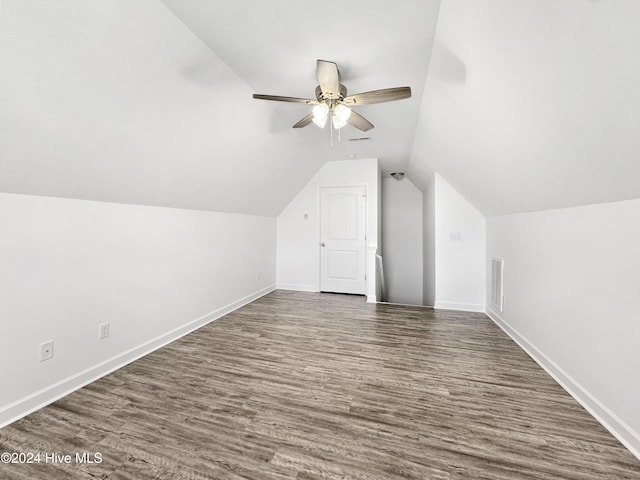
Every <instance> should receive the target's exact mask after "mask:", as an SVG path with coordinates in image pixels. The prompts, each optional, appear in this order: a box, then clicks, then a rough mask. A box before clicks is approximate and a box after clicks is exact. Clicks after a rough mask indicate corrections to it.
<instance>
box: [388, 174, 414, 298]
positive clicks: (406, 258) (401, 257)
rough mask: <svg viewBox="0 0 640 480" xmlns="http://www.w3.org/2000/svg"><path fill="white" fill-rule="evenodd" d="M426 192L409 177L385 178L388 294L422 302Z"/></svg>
mask: <svg viewBox="0 0 640 480" xmlns="http://www.w3.org/2000/svg"><path fill="white" fill-rule="evenodd" d="M422 248H423V246H422V192H421V191H420V190H418V188H416V186H415V185H414V184H413V183H411V180H409V179H408V178H406V177H405V178H403V179H402V180H400V181H398V180H395V179H393V178H391V177H385V178H383V179H382V257H383V261H384V275H385V286H386V293H387V298H386V301H388V302H392V303H404V304H408V305H422V268H423V262H422Z"/></svg>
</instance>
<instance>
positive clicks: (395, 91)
mask: <svg viewBox="0 0 640 480" xmlns="http://www.w3.org/2000/svg"><path fill="white" fill-rule="evenodd" d="M409 97H411V87H395V88H383V89H382V90H373V91H371V92H364V93H356V94H355V95H349V96H348V97H346V98H345V99H344V100H343V101H342V103H344V104H345V105H349V106H351V105H367V104H371V103H383V102H393V101H394V100H402V99H403V98H409Z"/></svg>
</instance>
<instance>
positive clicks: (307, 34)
mask: <svg viewBox="0 0 640 480" xmlns="http://www.w3.org/2000/svg"><path fill="white" fill-rule="evenodd" d="M163 2H164V3H165V4H166V5H167V6H168V7H169V8H170V9H171V11H172V12H173V13H175V14H176V16H177V17H178V18H180V19H181V20H182V21H183V22H184V24H185V25H187V26H188V27H189V28H190V29H191V30H192V31H193V32H194V33H195V34H196V35H197V36H198V37H199V38H200V39H201V40H202V41H203V42H204V43H205V44H206V45H207V46H208V47H209V48H211V50H212V51H214V52H215V53H216V54H217V55H218V56H219V57H220V58H221V59H222V60H223V61H224V62H225V63H226V64H227V65H228V66H229V67H230V68H231V69H232V70H233V71H234V72H235V73H236V74H238V76H240V77H241V78H242V79H243V80H244V81H245V82H246V83H247V84H248V85H249V87H250V88H251V89H252V91H253V92H254V93H265V94H272V95H285V96H294V97H302V98H315V93H314V92H315V87H316V85H317V84H318V82H317V79H316V71H315V68H316V59H324V60H330V61H333V62H336V63H337V64H338V68H339V70H340V75H341V83H343V84H344V85H345V86H346V87H347V89H348V92H349V93H351V94H353V93H359V92H365V91H369V90H376V89H380V88H387V87H400V86H410V87H411V89H412V91H413V97H412V98H411V99H408V100H402V101H398V102H393V103H386V104H378V105H367V106H362V107H359V108H357V109H356V110H357V111H358V112H359V113H361V114H362V115H364V116H365V117H367V118H368V119H369V120H370V121H371V122H372V123H373V124H374V125H375V128H374V129H372V130H370V131H368V132H366V133H363V132H361V131H360V130H357V129H355V128H353V127H351V126H349V125H348V126H346V127H344V128H343V129H342V131H341V132H340V136H341V142H339V143H338V142H335V141H334V145H333V147H331V142H330V138H329V135H330V132H329V129H328V128H325V129H324V130H321V129H319V128H318V127H316V126H315V125H309V126H308V127H306V128H305V129H304V130H303V131H302V132H301V135H302V136H303V137H304V138H305V139H307V140H308V141H309V145H310V147H311V148H313V149H316V150H318V151H320V152H322V154H323V156H324V158H326V159H327V160H344V159H347V158H349V155H351V154H355V155H356V156H357V158H370V157H377V158H378V159H379V160H380V163H381V165H382V167H383V169H384V170H386V171H395V170H398V169H400V170H403V169H404V168H406V167H407V163H408V160H409V154H410V152H411V145H412V141H413V133H414V131H415V122H416V118H417V116H418V109H419V107H420V100H421V96H422V90H423V87H424V82H425V78H426V74H427V69H428V64H429V56H430V53H431V47H432V44H433V36H434V32H435V26H436V21H437V17H438V8H439V5H440V1H439V0H404V1H402V2H390V1H388V0H349V1H348V2H346V1H344V0H322V1H311V2H310V1H299V0H275V1H274V0H271V1H268V2H265V1H256V0H234V1H229V0H187V1H185V0H163ZM256 102H258V100H256ZM269 108H271V109H272V110H273V116H272V118H271V121H270V122H269V123H268V124H265V125H264V126H263V129H264V130H269V131H272V132H278V133H283V134H285V133H286V134H287V135H291V132H290V131H291V126H292V125H293V124H294V123H296V122H297V121H298V120H300V118H302V117H303V116H305V115H306V114H308V113H309V112H310V110H311V108H310V107H309V106H307V105H304V104H287V103H273V102H269ZM361 137H371V141H358V142H350V141H349V139H350V138H361ZM334 140H335V139H334Z"/></svg>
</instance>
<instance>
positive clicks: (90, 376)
mask: <svg viewBox="0 0 640 480" xmlns="http://www.w3.org/2000/svg"><path fill="white" fill-rule="evenodd" d="M274 290H275V285H271V286H269V287H266V288H263V289H262V290H258V291H257V292H254V293H252V294H250V295H247V296H246V297H244V298H241V299H239V300H236V301H235V302H232V303H230V304H228V305H226V306H224V307H221V308H219V309H217V310H214V311H213V312H210V313H208V314H206V315H204V316H202V317H200V318H196V319H195V320H192V321H190V322H188V323H186V324H184V325H182V326H180V327H178V328H175V329H173V330H171V331H169V332H167V333H164V334H162V335H160V336H159V337H156V338H154V339H151V340H149V341H147V342H145V343H142V344H141V345H138V346H137V347H133V348H131V349H129V350H127V351H125V352H122V353H120V354H118V355H116V356H114V357H111V358H109V359H107V360H105V361H104V362H101V363H98V364H97V365H94V366H92V367H89V368H87V369H85V370H83V371H81V372H78V373H76V374H74V375H71V376H69V377H67V378H65V379H64V380H61V381H59V382H56V383H54V384H53V385H49V386H47V387H45V388H43V389H41V390H38V391H37V392H34V393H31V394H29V395H27V396H25V397H23V398H21V399H19V400H17V401H15V402H12V403H10V404H8V405H5V406H3V407H2V408H0V428H3V427H5V426H7V425H9V424H10V423H13V422H15V421H16V420H19V419H20V418H22V417H24V416H26V415H29V414H30V413H32V412H35V411H36V410H39V409H41V408H42V407H45V406H47V405H49V404H50V403H53V402H55V401H56V400H59V399H60V398H62V397H64V396H66V395H69V394H70V393H72V392H74V391H76V390H78V389H80V388H82V387H84V386H85V385H88V384H89V383H91V382H94V381H96V380H98V379H99V378H101V377H104V376H105V375H108V374H109V373H111V372H113V371H115V370H118V369H119V368H122V367H124V366H125V365H127V364H129V363H131V362H133V361H135V360H138V359H139V358H141V357H144V356H145V355H148V354H149V353H151V352H153V351H154V350H157V349H159V348H161V347H164V346H165V345H167V344H169V343H171V342H174V341H175V340H177V339H179V338H180V337H183V336H185V335H187V334H188V333H191V332H193V331H194V330H197V329H198V328H201V327H203V326H204V325H206V324H208V323H210V322H212V321H214V320H217V319H218V318H220V317H223V316H225V315H227V314H228V313H231V312H232V311H234V310H237V309H238V308H240V307H242V306H244V305H246V304H248V303H251V302H253V301H254V300H256V299H258V298H260V297H262V296H264V295H266V294H268V293H270V292H272V291H274Z"/></svg>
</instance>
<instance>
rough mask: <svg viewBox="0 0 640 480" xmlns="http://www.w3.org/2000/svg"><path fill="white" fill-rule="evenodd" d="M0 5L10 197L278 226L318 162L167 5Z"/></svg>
mask: <svg viewBox="0 0 640 480" xmlns="http://www.w3.org/2000/svg"><path fill="white" fill-rule="evenodd" d="M1 3H2V14H0V59H1V62H0V63H1V65H2V67H1V68H2V74H1V75H0V132H2V135H1V136H0V191H2V192H11V193H24V194H32V195H48V196H54V197H67V198H83V199H88V200H101V201H109V202H120V203H128V204H143V205H160V206H166V207H179V208H189V209H198V210H210V211H223V212H233V213H247V214H257V215H270V216H274V217H275V216H276V215H278V214H279V213H280V211H281V210H282V209H283V208H284V207H285V206H286V205H287V204H288V202H289V201H290V200H291V199H292V198H293V196H294V195H295V194H296V192H298V191H299V190H300V188H302V186H303V185H304V184H305V183H306V182H307V181H308V180H309V179H310V178H311V177H312V176H313V175H314V174H315V172H317V170H318V169H319V168H320V166H321V165H322V163H324V160H325V157H324V156H323V155H322V154H321V153H320V152H318V151H317V149H315V148H310V147H309V144H308V142H307V137H308V135H305V134H304V133H303V132H301V131H298V130H293V129H292V128H291V125H292V124H293V122H291V123H286V124H285V125H282V119H281V116H279V115H277V112H276V111H275V110H274V106H273V105H272V104H271V103H270V102H263V101H262V102H261V101H258V100H254V99H253V98H252V94H253V93H254V90H253V89H252V88H251V87H250V86H249V85H247V84H246V83H245V82H244V80H243V79H242V78H240V77H239V76H238V75H237V74H236V72H234V71H233V70H232V69H231V68H230V67H229V66H228V65H227V64H226V63H225V62H224V61H223V60H222V59H220V58H219V57H218V56H217V55H216V54H215V53H214V51H212V50H211V49H210V48H209V47H207V46H206V45H204V44H203V43H202V41H201V40H200V39H199V38H198V37H196V36H195V35H194V33H193V32H192V31H191V30H190V29H189V28H187V27H186V26H185V25H184V24H183V23H182V22H181V21H180V20H179V19H178V18H176V17H175V15H174V14H173V13H172V12H171V11H169V10H168V9H167V7H166V6H165V5H163V4H162V3H161V2H158V1H155V0H139V1H133V2H132V1H128V0H109V1H108V2H100V1H85V0H56V1H55V2H41V1H33V0H3V1H2V2H1ZM219 7H220V4H219V5H217V7H216V9H217V10H218V9H219ZM218 13H219V12H218ZM221 18H222V17H221ZM234 40H235V41H236V42H238V41H239V42H244V41H246V38H242V37H234ZM281 53H282V52H280V53H278V54H277V55H280V54H281ZM309 60H310V62H311V65H310V67H311V69H312V68H313V62H314V58H313V57H310V58H309ZM310 71H311V70H310ZM262 74H264V75H265V76H269V77H270V78H274V81H276V82H277V80H276V78H277V77H271V75H272V74H274V75H275V73H274V72H262ZM302 78H303V79H304V80H305V81H306V80H307V79H306V78H305V76H304V72H302ZM314 86H315V83H313V80H312V79H311V78H310V79H309V88H310V90H309V92H310V93H311V92H313V88H314ZM268 93H272V92H268ZM273 93H278V92H277V91H276V92H273ZM283 93H284V94H287V93H288V92H283ZM291 94H293V93H291ZM283 107H284V108H289V109H290V111H291V113H292V114H293V115H294V116H298V118H299V117H302V116H303V115H304V114H305V109H306V106H304V108H302V107H300V106H296V105H286V104H285V105H283ZM323 140H325V139H323ZM323 143H328V139H327V140H326V142H323ZM302 157H304V159H305V160H304V161H303V162H301V161H300V158H302ZM283 172H286V175H283ZM240 179H241V181H240Z"/></svg>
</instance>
